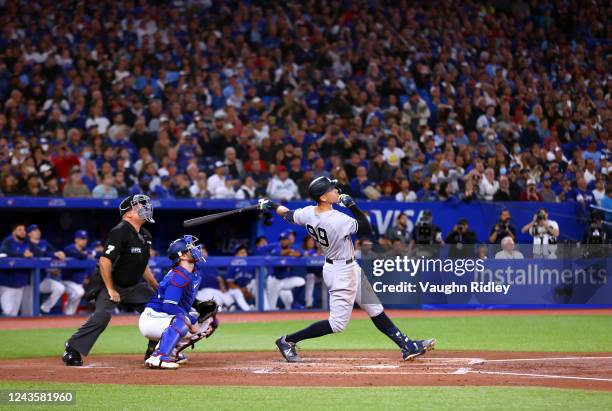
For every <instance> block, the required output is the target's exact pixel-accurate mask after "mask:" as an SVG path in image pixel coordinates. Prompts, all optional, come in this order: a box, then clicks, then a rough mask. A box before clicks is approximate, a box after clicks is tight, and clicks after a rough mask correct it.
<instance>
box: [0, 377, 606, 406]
mask: <svg viewBox="0 0 612 411" xmlns="http://www.w3.org/2000/svg"><path fill="white" fill-rule="evenodd" d="M0 389H2V390H7V389H13V390H17V389H19V390H26V389H30V390H74V391H76V400H75V401H76V404H75V406H73V407H68V406H67V407H65V408H74V407H78V408H79V409H87V410H111V409H113V410H114V409H143V410H150V409H152V407H153V406H154V407H155V409H167V410H175V409H181V410H191V409H193V410H202V409H207V410H229V409H233V410H235V409H238V410H281V409H285V410H286V409H299V410H316V411H320V410H327V409H334V410H347V409H359V410H399V409H414V410H419V409H427V410H431V409H435V410H453V411H458V410H521V411H523V410H567V409H576V410H577V409H584V410H595V409H596V410H612V393H608V392H595V391H582V390H559V389H549V388H512V387H470V388H466V387H418V388H394V387H390V388H289V387H283V388H281V387H197V386H189V387H184V386H181V387H176V386H165V387H163V388H160V387H155V386H139V385H129V386H126V385H82V384H71V385H70V386H66V385H65V384H53V383H38V382H37V383H29V382H0ZM43 407H44V406H42V407H39V408H43ZM296 407H297V408H296ZM12 408H13V407H9V408H7V409H12ZM19 409H32V408H28V407H27V406H26V407H24V406H22V405H20V406H19Z"/></svg>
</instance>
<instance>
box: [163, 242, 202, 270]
mask: <svg viewBox="0 0 612 411" xmlns="http://www.w3.org/2000/svg"><path fill="white" fill-rule="evenodd" d="M197 242H198V239H197V237H194V236H192V235H184V236H182V237H181V238H179V239H176V240H174V241H173V242H172V243H170V246H169V247H168V258H169V259H170V260H172V262H173V263H174V264H177V263H178V262H179V257H181V256H183V255H186V254H187V253H189V252H190V253H191V257H192V258H193V260H194V262H196V263H197V262H198V261H204V262H205V261H206V259H205V258H204V256H203V255H202V250H201V248H200V245H199V244H197Z"/></svg>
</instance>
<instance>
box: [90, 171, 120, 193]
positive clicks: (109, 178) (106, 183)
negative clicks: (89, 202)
mask: <svg viewBox="0 0 612 411" xmlns="http://www.w3.org/2000/svg"><path fill="white" fill-rule="evenodd" d="M114 184H115V177H113V175H112V174H111V173H108V174H105V175H104V176H103V177H102V183H100V184H98V185H97V186H96V187H95V188H94V189H93V192H92V193H91V196H92V197H93V198H117V197H118V196H119V193H118V192H117V189H116V188H115V185H114Z"/></svg>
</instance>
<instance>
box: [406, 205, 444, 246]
mask: <svg viewBox="0 0 612 411" xmlns="http://www.w3.org/2000/svg"><path fill="white" fill-rule="evenodd" d="M415 244H416V247H415ZM436 244H444V241H442V230H441V229H440V227H438V226H436V225H434V223H433V215H432V213H431V210H423V211H422V213H421V216H420V218H419V219H418V221H417V223H416V226H415V227H414V230H413V231H412V239H411V240H410V244H408V255H414V256H415V257H433V256H434V255H436V249H435V247H434V245H436ZM413 251H414V254H413Z"/></svg>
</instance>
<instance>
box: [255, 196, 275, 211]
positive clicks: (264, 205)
mask: <svg viewBox="0 0 612 411" xmlns="http://www.w3.org/2000/svg"><path fill="white" fill-rule="evenodd" d="M271 203H272V202H271V201H270V200H268V199H267V198H260V199H259V201H258V202H257V205H258V206H259V209H260V210H270V209H271V208H272V204H271Z"/></svg>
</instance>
